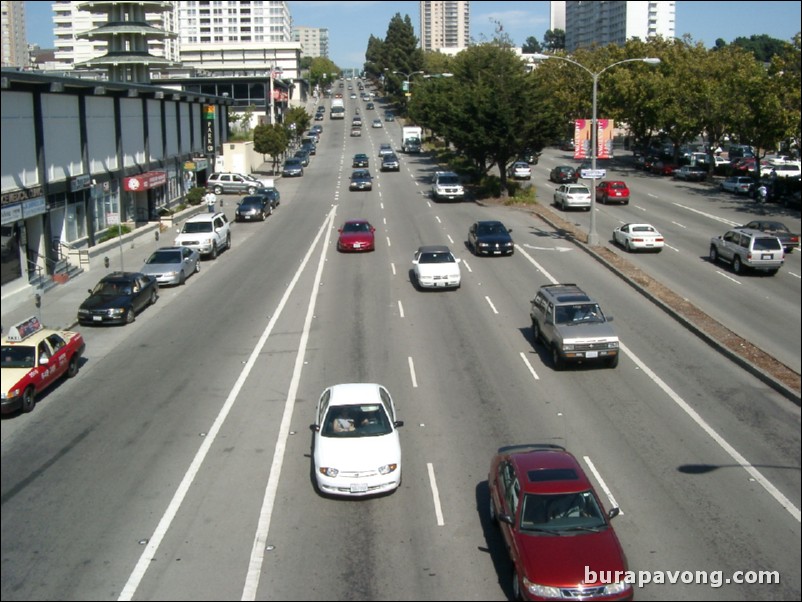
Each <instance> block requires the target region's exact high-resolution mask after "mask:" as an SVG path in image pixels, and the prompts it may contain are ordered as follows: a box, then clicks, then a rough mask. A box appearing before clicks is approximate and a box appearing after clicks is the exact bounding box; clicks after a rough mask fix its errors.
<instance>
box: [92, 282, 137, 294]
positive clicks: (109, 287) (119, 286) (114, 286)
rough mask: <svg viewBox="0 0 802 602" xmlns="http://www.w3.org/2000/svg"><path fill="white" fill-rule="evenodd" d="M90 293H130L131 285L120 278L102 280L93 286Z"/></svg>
mask: <svg viewBox="0 0 802 602" xmlns="http://www.w3.org/2000/svg"><path fill="white" fill-rule="evenodd" d="M92 294H93V295H109V296H114V297H116V296H118V295H130V294H131V285H130V284H129V283H128V282H125V281H121V280H102V281H100V282H98V283H97V285H96V286H95V288H94V289H93V290H92Z"/></svg>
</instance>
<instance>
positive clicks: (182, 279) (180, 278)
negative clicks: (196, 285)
mask: <svg viewBox="0 0 802 602" xmlns="http://www.w3.org/2000/svg"><path fill="white" fill-rule="evenodd" d="M186 281H187V275H186V274H185V273H184V270H181V273H180V274H179V275H178V286H183V285H184V284H185V283H186Z"/></svg>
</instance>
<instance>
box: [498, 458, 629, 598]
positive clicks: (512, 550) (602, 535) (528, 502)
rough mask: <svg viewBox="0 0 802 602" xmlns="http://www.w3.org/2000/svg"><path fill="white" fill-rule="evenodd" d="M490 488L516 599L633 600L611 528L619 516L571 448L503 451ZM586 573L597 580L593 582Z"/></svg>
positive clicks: (620, 551) (619, 550) (622, 555)
mask: <svg viewBox="0 0 802 602" xmlns="http://www.w3.org/2000/svg"><path fill="white" fill-rule="evenodd" d="M487 484H488V490H489V492H490V501H489V515H490V521H491V522H492V523H493V524H494V525H496V526H498V528H499V529H500V531H501V536H502V538H503V540H504V549H506V550H507V552H508V553H509V555H510V561H511V562H512V569H513V570H512V574H511V581H512V583H511V584H510V585H511V592H512V599H513V600H545V599H553V600H557V599H561V600H568V599H570V600H631V599H632V597H633V591H632V585H631V584H629V583H626V582H625V576H626V575H627V574H628V570H629V567H628V564H627V558H626V555H625V554H624V550H623V548H622V547H621V543H620V542H619V541H618V537H617V536H616V533H615V531H614V529H613V526H612V524H611V522H610V521H611V520H612V519H613V518H614V517H616V516H617V515H618V514H619V513H620V511H619V509H618V508H612V509H611V510H610V511H609V512H606V511H605V509H604V505H603V504H602V501H601V499H600V498H599V496H598V494H597V493H596V491H595V490H594V488H593V485H592V484H591V481H590V479H589V478H588V476H587V475H586V474H585V472H584V470H583V469H582V466H581V465H580V463H579V461H578V460H577V459H576V458H575V457H574V456H573V455H572V454H570V453H569V452H567V451H566V450H565V448H563V447H561V446H559V445H554V444H531V445H511V446H507V447H502V448H500V449H499V450H498V451H497V452H496V454H495V455H494V456H493V459H492V461H491V462H490V470H489V471H488V475H487ZM588 574H592V575H596V576H597V577H595V578H594V580H593V581H588V580H587V579H588V577H587V575H588ZM602 575H610V576H614V578H613V579H611V580H610V581H609V582H608V581H606V580H604V577H602Z"/></svg>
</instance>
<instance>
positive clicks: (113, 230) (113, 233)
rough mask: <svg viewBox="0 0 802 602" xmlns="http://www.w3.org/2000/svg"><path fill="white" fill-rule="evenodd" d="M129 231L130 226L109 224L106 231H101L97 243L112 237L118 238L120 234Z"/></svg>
mask: <svg viewBox="0 0 802 602" xmlns="http://www.w3.org/2000/svg"><path fill="white" fill-rule="evenodd" d="M130 231H131V228H129V227H128V226H126V225H125V224H123V225H121V226H111V227H110V228H109V229H108V230H106V232H104V233H103V236H101V237H100V239H99V240H98V243H101V242H106V241H107V240H111V239H112V238H119V237H120V236H121V235H122V234H128V233H129V232H130Z"/></svg>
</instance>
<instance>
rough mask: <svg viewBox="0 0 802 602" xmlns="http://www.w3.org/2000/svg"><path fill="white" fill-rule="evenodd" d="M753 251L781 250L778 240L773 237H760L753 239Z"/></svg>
mask: <svg viewBox="0 0 802 602" xmlns="http://www.w3.org/2000/svg"><path fill="white" fill-rule="evenodd" d="M752 248H753V249H754V250H755V251H779V250H780V249H781V248H782V245H781V244H780V239H779V238H775V237H768V236H766V237H760V238H756V239H755V243H754V244H753V245H752Z"/></svg>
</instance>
